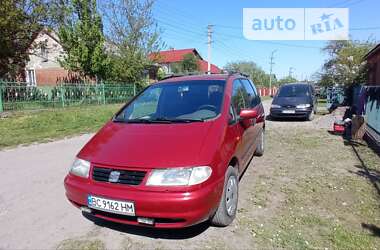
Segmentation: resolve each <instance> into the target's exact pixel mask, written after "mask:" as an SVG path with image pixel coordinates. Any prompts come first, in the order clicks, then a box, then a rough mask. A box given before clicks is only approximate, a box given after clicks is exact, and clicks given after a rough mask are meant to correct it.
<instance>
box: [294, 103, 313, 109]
mask: <svg viewBox="0 0 380 250" xmlns="http://www.w3.org/2000/svg"><path fill="white" fill-rule="evenodd" d="M310 106H311V105H310V104H300V105H297V106H296V108H298V109H305V108H310Z"/></svg>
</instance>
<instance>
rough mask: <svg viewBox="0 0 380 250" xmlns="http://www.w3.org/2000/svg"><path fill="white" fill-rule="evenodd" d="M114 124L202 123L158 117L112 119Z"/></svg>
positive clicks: (192, 120) (197, 120)
mask: <svg viewBox="0 0 380 250" xmlns="http://www.w3.org/2000/svg"><path fill="white" fill-rule="evenodd" d="M113 121H114V122H123V123H191V122H204V120H203V119H176V118H174V119H170V118H165V117H158V118H154V119H141V118H136V119H127V120H121V119H114V120H113Z"/></svg>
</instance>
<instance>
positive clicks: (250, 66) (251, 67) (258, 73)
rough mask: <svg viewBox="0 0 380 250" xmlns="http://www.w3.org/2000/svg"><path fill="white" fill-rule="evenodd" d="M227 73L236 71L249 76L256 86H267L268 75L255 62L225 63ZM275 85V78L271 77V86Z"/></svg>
mask: <svg viewBox="0 0 380 250" xmlns="http://www.w3.org/2000/svg"><path fill="white" fill-rule="evenodd" d="M225 69H226V70H227V71H238V72H241V73H244V74H247V75H249V76H250V78H251V79H252V81H253V82H254V83H255V84H256V85H258V86H267V87H268V86H269V74H267V73H265V71H264V70H263V69H261V68H260V67H259V66H258V65H257V64H256V63H255V62H252V61H236V62H230V63H227V65H226V66H225ZM275 84H276V77H275V76H274V75H272V85H273V86H274V85H275Z"/></svg>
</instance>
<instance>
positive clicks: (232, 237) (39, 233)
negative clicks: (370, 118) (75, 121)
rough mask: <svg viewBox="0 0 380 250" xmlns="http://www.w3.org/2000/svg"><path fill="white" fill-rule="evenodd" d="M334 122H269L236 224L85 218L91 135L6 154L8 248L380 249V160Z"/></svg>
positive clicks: (4, 238)
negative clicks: (158, 225) (83, 153)
mask: <svg viewBox="0 0 380 250" xmlns="http://www.w3.org/2000/svg"><path fill="white" fill-rule="evenodd" d="M269 105H270V101H265V106H266V107H268V106H269ZM333 119H334V117H332V116H330V115H325V116H317V117H316V119H315V120H314V121H313V122H303V121H267V134H266V152H265V155H264V156H263V157H255V158H253V160H252V162H251V164H250V166H249V167H248V169H247V171H246V173H245V174H244V176H243V178H242V179H241V182H240V193H239V208H238V215H237V218H236V220H235V221H234V222H233V224H232V225H230V226H229V227H226V228H217V227H210V226H209V225H208V224H207V223H203V224H201V225H198V226H195V227H191V228H188V229H183V230H154V229H147V228H140V227H131V226H125V225H118V224H114V223H107V222H104V221H100V220H95V221H93V220H89V219H87V218H85V217H83V216H82V215H81V213H80V211H79V210H78V209H75V208H74V207H73V206H72V205H71V204H69V203H68V201H67V200H66V198H65V196H64V188H63V178H64V176H65V174H66V173H67V171H68V167H69V165H70V163H71V161H72V159H73V156H74V155H75V154H76V152H77V151H78V150H79V149H80V148H81V147H82V145H83V144H84V143H85V142H86V141H87V140H88V139H89V138H90V136H91V135H84V136H80V137H75V138H70V139H67V140H61V141H56V142H52V143H46V144H38V145H32V146H28V147H19V148H15V149H11V150H6V151H0V165H1V166H0V168H1V171H2V177H1V182H0V225H1V226H0V249H54V248H55V249H263V248H289V249H294V248H296V249H307V248H313V249H315V248H317V249H332V248H340V249H380V158H379V156H378V155H376V154H375V153H374V152H373V151H372V150H371V149H370V148H368V147H367V146H366V145H363V144H362V142H358V143H348V142H345V141H344V140H343V139H342V138H341V137H339V136H335V135H331V134H330V133H328V131H327V130H328V129H329V128H330V127H331V122H332V120H333Z"/></svg>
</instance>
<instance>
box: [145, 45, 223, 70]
mask: <svg viewBox="0 0 380 250" xmlns="http://www.w3.org/2000/svg"><path fill="white" fill-rule="evenodd" d="M187 54H193V55H194V56H195V57H196V58H198V66H199V71H201V72H203V73H207V67H208V62H207V61H205V60H203V58H202V56H201V55H200V54H199V53H198V51H197V50H196V49H194V48H192V49H178V50H176V49H170V50H165V51H160V52H155V53H151V54H149V59H150V60H152V61H156V62H157V63H158V64H159V65H160V66H161V68H162V69H163V70H164V72H165V73H166V74H171V73H173V71H172V68H173V65H174V64H176V63H179V62H181V61H182V60H183V57H184V56H185V55H187ZM210 71H211V73H212V74H218V73H220V72H221V69H219V68H218V67H217V66H216V65H214V64H211V70H210Z"/></svg>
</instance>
